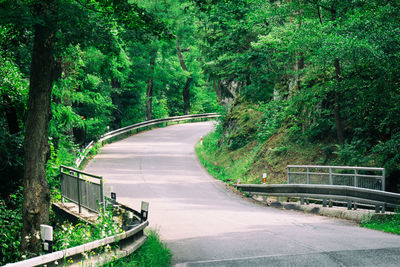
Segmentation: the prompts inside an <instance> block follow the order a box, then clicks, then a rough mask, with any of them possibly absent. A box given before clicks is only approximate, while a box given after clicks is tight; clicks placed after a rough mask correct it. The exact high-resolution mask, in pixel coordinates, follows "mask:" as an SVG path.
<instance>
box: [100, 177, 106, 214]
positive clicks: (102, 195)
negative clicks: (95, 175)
mask: <svg viewBox="0 0 400 267" xmlns="http://www.w3.org/2000/svg"><path fill="white" fill-rule="evenodd" d="M100 201H101V202H100V209H102V210H103V212H105V209H106V205H105V203H104V183H103V177H101V179H100Z"/></svg>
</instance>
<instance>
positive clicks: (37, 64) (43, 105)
mask: <svg viewBox="0 0 400 267" xmlns="http://www.w3.org/2000/svg"><path fill="white" fill-rule="evenodd" d="M57 3H58V0H45V1H40V2H39V1H37V2H35V4H34V5H33V7H32V13H33V14H34V16H35V17H36V18H37V19H38V20H37V21H40V23H39V22H38V23H37V24H35V25H34V27H33V29H34V41H33V50H32V62H31V74H30V89H29V104H28V114H27V119H26V134H25V158H24V164H25V165H24V182H23V185H24V191H23V192H24V202H23V230H22V239H21V249H22V251H23V252H24V253H28V254H30V253H37V252H39V251H40V239H38V238H37V237H38V235H39V231H40V225H41V224H48V222H49V208H50V192H49V187H48V183H47V179H46V162H47V154H48V151H49V145H48V135H47V129H48V123H49V119H50V112H51V109H50V103H51V89H52V84H53V78H54V73H53V66H54V58H53V47H54V36H55V32H56V25H55V24H56V19H55V14H54V13H55V11H56V10H57V9H56V7H57Z"/></svg>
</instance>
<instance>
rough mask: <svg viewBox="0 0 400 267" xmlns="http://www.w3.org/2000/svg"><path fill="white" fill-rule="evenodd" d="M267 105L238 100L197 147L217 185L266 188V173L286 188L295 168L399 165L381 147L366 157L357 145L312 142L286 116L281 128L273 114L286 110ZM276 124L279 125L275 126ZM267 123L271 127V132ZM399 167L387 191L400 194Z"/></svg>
mask: <svg viewBox="0 0 400 267" xmlns="http://www.w3.org/2000/svg"><path fill="white" fill-rule="evenodd" d="M262 105H263V104H253V103H249V102H245V101H243V100H242V99H240V98H239V99H237V100H236V101H235V102H234V103H233V105H232V106H231V108H230V109H229V111H228V112H227V114H225V115H223V116H222V118H221V120H220V122H219V125H218V126H217V127H216V129H215V131H214V132H212V133H210V134H209V135H208V136H206V137H205V138H204V142H203V145H202V146H201V145H200V144H198V145H197V147H196V152H197V154H198V156H199V158H200V160H201V162H202V164H203V165H204V166H206V167H207V169H208V170H209V172H210V173H211V174H212V175H213V176H214V177H216V178H217V179H220V180H223V181H226V182H228V183H235V182H237V180H238V179H240V180H241V182H242V183H261V181H262V174H263V173H267V182H268V183H271V184H274V183H286V166H287V165H290V164H295V165H333V166H339V165H348V166H374V167H385V166H386V165H387V164H388V162H391V161H393V159H394V158H391V159H389V160H386V161H385V160H383V158H382V157H380V156H381V155H380V154H379V153H376V150H377V148H376V147H375V148H373V149H370V150H367V149H365V150H364V153H361V152H360V150H359V149H356V147H355V145H354V144H347V143H346V144H345V145H343V146H340V145H337V144H336V143H335V141H334V140H332V139H330V138H329V137H327V138H325V139H321V140H318V141H313V142H312V141H309V140H307V138H306V136H305V135H303V134H302V133H301V131H300V133H299V132H298V131H297V130H296V125H295V124H293V123H292V122H291V121H290V120H289V119H287V117H288V116H287V113H285V114H286V115H282V117H283V118H286V119H282V120H281V121H280V122H276V120H277V119H276V117H275V118H274V117H273V116H271V115H270V113H271V112H276V113H275V115H276V114H277V113H280V112H282V110H278V109H277V108H276V106H275V107H271V105H269V107H267V108H265V106H264V107H263V106H262ZM266 110H267V111H266ZM289 117H290V116H289ZM274 120H275V122H276V123H271V122H272V121H274ZM266 121H267V122H269V123H270V124H272V126H271V125H270V126H269V127H266V126H265V125H266ZM398 167H399V165H398V163H395V164H392V165H391V167H390V168H388V171H389V173H388V176H387V182H388V186H387V190H388V191H394V192H398V188H397V184H398Z"/></svg>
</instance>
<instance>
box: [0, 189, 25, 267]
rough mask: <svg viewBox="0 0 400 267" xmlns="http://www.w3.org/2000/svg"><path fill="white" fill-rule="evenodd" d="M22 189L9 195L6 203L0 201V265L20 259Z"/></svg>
mask: <svg viewBox="0 0 400 267" xmlns="http://www.w3.org/2000/svg"><path fill="white" fill-rule="evenodd" d="M22 201H23V196H22V188H20V189H19V190H17V191H16V192H15V193H14V194H11V195H10V196H9V197H8V199H7V200H6V201H4V200H1V199H0V225H1V227H0V236H1V244H0V265H5V264H6V263H10V262H15V261H18V259H20V258H21V256H22V255H21V252H20V249H19V248H20V242H21V231H22Z"/></svg>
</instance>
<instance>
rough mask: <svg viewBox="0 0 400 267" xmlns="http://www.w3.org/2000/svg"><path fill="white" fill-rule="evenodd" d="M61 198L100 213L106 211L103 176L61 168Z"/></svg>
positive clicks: (80, 207)
mask: <svg viewBox="0 0 400 267" xmlns="http://www.w3.org/2000/svg"><path fill="white" fill-rule="evenodd" d="M60 185H61V197H62V201H63V202H64V200H65V199H67V200H69V201H71V202H73V203H75V204H77V205H78V208H79V213H81V212H82V207H83V208H86V209H88V210H90V211H93V212H96V213H99V212H100V211H101V210H104V183H103V178H102V177H101V176H97V175H93V174H90V173H86V172H83V171H80V170H77V169H74V168H71V167H67V166H63V165H61V166H60Z"/></svg>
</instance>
